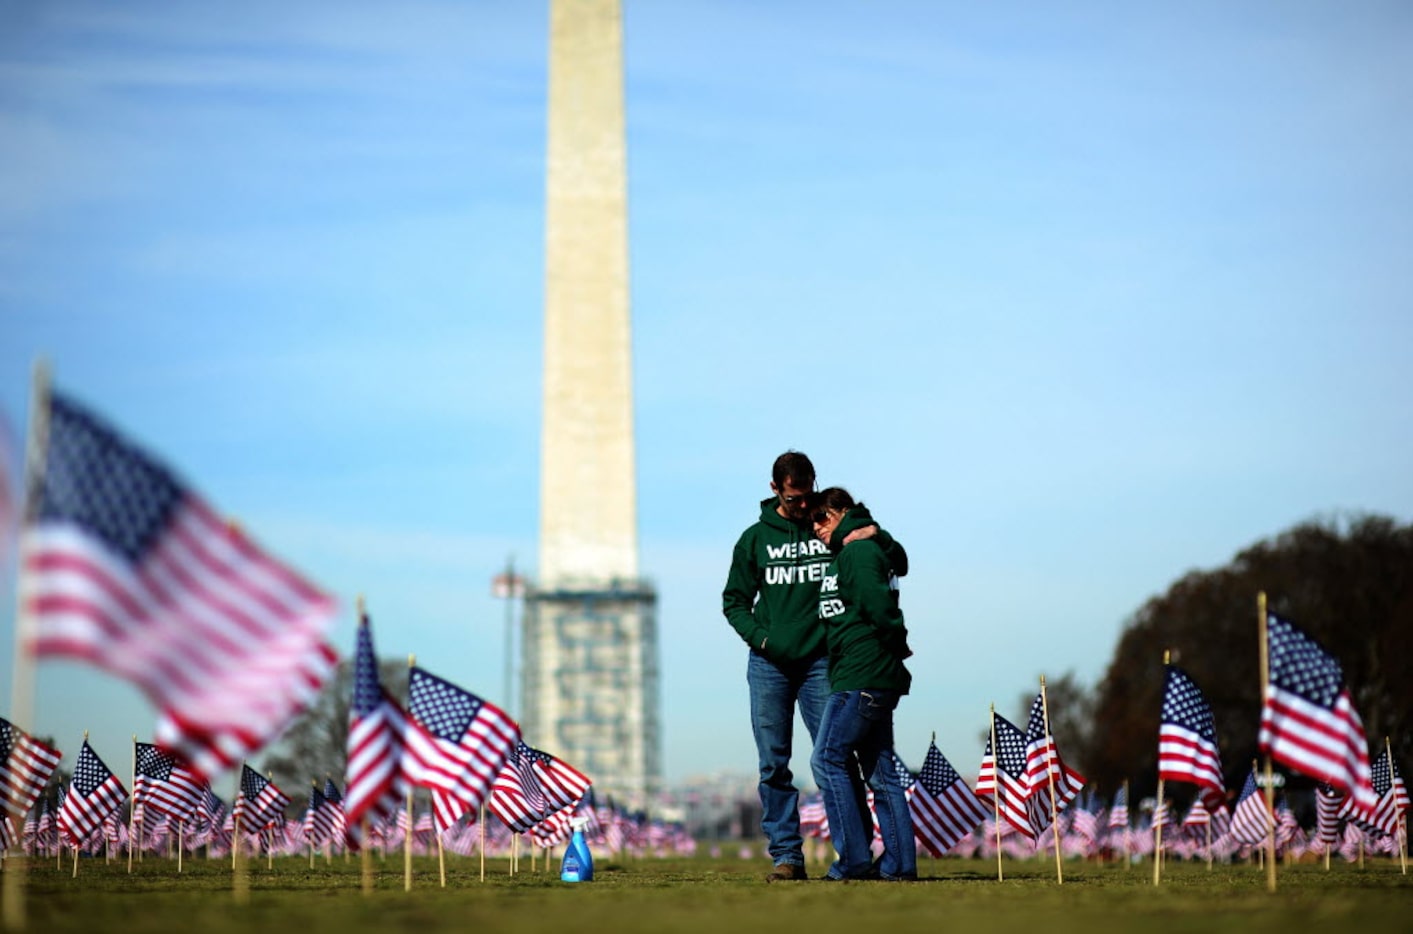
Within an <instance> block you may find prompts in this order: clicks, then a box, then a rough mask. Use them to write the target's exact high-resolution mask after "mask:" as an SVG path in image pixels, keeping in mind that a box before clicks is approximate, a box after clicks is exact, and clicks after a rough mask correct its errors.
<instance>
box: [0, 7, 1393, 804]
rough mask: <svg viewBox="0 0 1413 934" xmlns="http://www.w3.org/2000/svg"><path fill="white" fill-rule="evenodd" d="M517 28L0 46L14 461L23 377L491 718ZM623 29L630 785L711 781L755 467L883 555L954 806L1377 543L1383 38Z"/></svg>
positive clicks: (515, 348) (529, 430) (529, 29)
mask: <svg viewBox="0 0 1413 934" xmlns="http://www.w3.org/2000/svg"><path fill="white" fill-rule="evenodd" d="M547 13H548V7H547V4H543V3H536V4H526V3H512V2H483V3H469V2H468V3H452V2H447V3H437V2H408V3H402V4H398V5H397V6H396V7H395V8H394V7H390V6H388V5H386V4H373V3H357V2H355V3H348V2H341V3H337V4H335V3H329V2H308V3H299V4H289V3H267V2H253V3H246V4H241V5H240V7H239V9H238V10H235V9H231V10H228V11H227V10H221V9H218V8H214V7H211V6H209V5H179V6H173V5H171V4H159V3H151V2H132V3H125V4H121V5H114V4H107V3H98V2H94V3H77V2H67V0H56V2H49V3H43V4H38V3H36V4H15V5H10V6H9V7H8V8H7V13H6V17H7V26H6V29H5V30H3V32H0V167H3V171H0V335H3V337H2V338H0V409H2V410H3V411H4V412H5V413H6V415H7V416H8V417H9V419H10V420H11V422H12V423H13V424H14V425H15V429H16V430H17V431H22V430H23V425H24V422H25V418H26V412H27V407H28V392H29V374H30V371H31V368H32V365H33V363H34V361H35V359H36V358H38V357H39V356H41V355H42V356H44V357H46V358H47V359H48V360H49V361H50V363H51V364H52V366H53V370H54V375H55V381H56V383H57V384H58V385H59V386H61V387H63V388H65V389H67V390H69V391H70V392H73V393H74V394H76V395H78V396H80V397H82V398H84V399H85V400H87V401H88V402H89V403H90V404H92V405H95V406H97V407H98V408H100V409H102V410H103V411H104V412H106V413H107V414H108V415H109V417H110V418H112V419H113V420H114V421H116V422H117V423H119V424H120V425H122V426H124V427H125V428H126V429H127V430H128V431H129V433H131V434H132V435H133V436H135V437H137V438H139V439H141V440H142V441H143V442H144V443H145V444H147V445H148V446H150V447H151V448H152V449H154V450H156V451H158V452H160V453H161V455H162V456H163V457H164V458H165V459H166V460H167V461H168V462H170V463H171V464H172V465H173V466H174V467H176V468H177V469H178V470H179V471H180V472H181V473H182V474H183V475H184V476H185V477H187V478H188V479H189V481H190V482H191V483H192V484H193V486H195V487H196V488H197V489H199V490H200V491H201V492H202V493H204V494H205V495H206V496H207V498H209V499H210V500H211V501H212V502H213V503H214V504H215V505H216V506H217V507H218V508H220V509H221V510H223V511H224V512H227V513H229V514H230V515H231V516H233V517H235V518H237V519H239V520H240V521H241V522H242V523H243V525H244V526H245V527H246V528H247V529H248V530H249V531H250V532H251V534H253V535H254V536H255V537H256V538H257V539H259V540H260V541H261V542H262V543H264V544H265V545H266V546H267V547H268V548H269V549H270V550H272V551H274V552H275V553H276V554H279V555H281V556H283V557H285V558H286V559H288V560H289V561H290V562H291V563H292V564H294V565H295V566H296V567H298V568H300V569H301V570H303V571H304V572H305V573H306V574H307V575H308V576H310V577H311V578H312V579H314V580H315V581H317V582H318V583H319V584H321V585H322V586H323V587H325V588H326V589H328V590H330V591H331V592H333V593H335V594H337V595H338V596H339V598H340V600H341V602H342V605H343V608H342V612H341V615H340V619H339V623H338V627H337V629H336V630H335V633H334V640H335V642H336V643H337V645H338V646H339V648H340V649H341V650H342V651H350V650H351V647H352V642H353V599H354V596H355V595H356V594H358V593H363V594H365V595H366V597H367V599H368V603H369V606H370V609H371V611H372V614H373V618H374V623H375V627H376V637H377V641H378V646H379V650H380V652H382V653H383V654H386V655H390V656H401V655H405V654H407V653H416V655H417V657H418V660H419V663H421V664H423V665H425V666H426V667H427V668H429V669H431V670H433V671H435V672H437V673H439V674H443V675H444V676H446V677H449V678H451V679H452V680H455V681H458V682H460V683H462V684H463V685H465V686H466V687H468V688H471V689H473V690H477V691H479V692H481V693H484V694H486V695H487V696H489V697H492V698H494V699H498V698H500V696H501V695H502V694H503V676H502V665H503V660H502V659H503V656H502V652H503V641H502V631H503V625H504V606H503V605H502V604H501V603H499V602H497V601H496V600H494V599H493V598H492V597H491V596H490V594H489V582H490V578H491V576H492V575H493V574H495V573H496V572H497V571H498V570H499V569H500V568H501V567H502V566H503V565H504V563H505V561H506V559H507V558H508V557H509V556H512V555H513V556H514V558H515V560H516V562H517V564H518V565H519V566H520V567H522V568H524V569H528V570H533V566H534V561H535V537H536V532H537V528H538V514H537V511H538V499H537V497H538V472H539V459H538V458H539V435H538V429H539V411H540V377H541V371H540V339H541V332H542V320H541V316H542V287H541V286H542V283H541V279H542V275H543V260H544V254H543V236H544V230H543V224H544V149H545V107H546V100H545V95H546V67H547V62H546V53H547V45H548V39H547ZM624 19H625V39H624V48H625V72H626V76H625V77H626V102H627V123H628V146H629V171H630V180H629V199H630V215H631V216H630V241H631V264H632V306H633V327H634V379H635V392H636V427H637V441H638V478H639V524H640V536H641V561H640V563H641V566H642V568H643V570H644V573H645V574H647V575H649V576H651V577H652V578H653V579H654V580H655V581H656V583H657V586H658V588H659V591H660V599H661V602H660V617H659V627H660V631H661V638H662V658H661V663H662V672H663V678H662V695H663V716H664V738H665V764H666V771H667V775H668V778H669V779H670V780H676V779H680V778H683V777H685V776H688V775H693V774H697V773H703V772H713V771H718V770H732V771H738V772H742V773H750V772H751V771H752V770H753V768H754V761H755V759H754V749H753V746H752V744H751V740H750V731H749V727H748V716H747V707H746V691H745V684H744V668H745V649H744V646H743V645H742V644H741V643H740V642H739V640H738V639H737V637H736V636H735V634H734V633H733V632H732V631H731V630H730V629H729V627H728V626H727V624H726V623H725V621H724V619H723V618H722V617H721V614H720V596H719V595H720V588H721V585H722V583H723V582H724V579H725V574H726V569H727V565H728V562H729V557H730V550H731V546H732V544H733V543H734V541H735V539H736V536H737V535H738V534H739V533H740V532H741V530H742V529H743V528H745V526H746V525H747V524H749V523H750V522H751V521H752V520H753V518H754V516H755V514H756V512H757V505H756V504H757V502H758V501H759V499H760V498H761V497H763V496H766V495H768V492H769V491H768V489H767V482H768V479H769V474H768V472H769V466H770V463H771V461H772V460H773V458H774V457H775V456H776V455H777V454H778V453H780V452H781V451H783V450H785V449H786V448H797V449H800V450H804V451H806V452H808V453H809V454H810V455H811V457H813V458H814V460H815V462H816V464H817V465H818V467H819V471H820V479H821V481H822V482H824V483H826V484H836V483H837V484H841V485H844V486H846V487H848V488H849V489H850V490H851V491H853V492H854V494H855V495H856V496H858V497H859V498H861V499H863V500H864V501H865V502H867V503H868V505H869V506H870V507H871V508H872V510H873V512H874V514H875V515H877V516H878V517H880V519H881V520H882V521H883V523H884V524H885V525H886V526H887V527H888V528H889V529H890V530H891V531H892V532H893V533H894V534H895V535H896V536H897V537H898V539H899V540H901V541H902V542H903V543H904V544H905V545H906V546H907V548H908V551H909V553H910V555H911V558H912V568H913V570H912V573H911V574H910V575H909V576H908V578H907V579H905V581H904V588H903V606H904V610H905V613H906V614H907V618H908V623H909V627H910V629H911V631H912V632H913V639H912V641H913V645H914V649H915V651H916V655H915V657H914V658H913V660H912V662H911V666H912V669H913V672H914V676H915V680H914V691H913V695H912V696H911V697H909V698H908V699H907V700H905V701H904V703H903V705H902V706H901V708H900V710H899V714H898V743H899V751H900V752H901V754H902V755H903V757H904V759H905V760H907V761H908V762H909V763H910V764H913V765H914V766H916V765H918V764H920V762H921V758H922V754H923V753H924V752H925V750H926V747H927V742H928V739H929V736H930V734H931V733H932V732H933V731H935V732H936V734H937V738H938V744H939V746H940V747H941V748H942V750H943V752H944V753H945V754H947V755H948V757H949V758H951V759H952V761H953V762H954V763H956V764H957V765H958V768H959V769H960V770H961V771H962V772H963V774H967V772H968V770H972V769H975V767H976V765H977V763H979V761H980V756H981V751H982V750H981V745H980V742H979V741H978V739H977V737H978V735H979V734H980V732H981V730H982V728H983V727H984V725H985V718H986V711H987V706H988V704H990V703H991V702H993V701H995V702H996V703H997V704H998V706H999V707H1000V709H1001V711H1002V712H1003V713H1015V714H1017V715H1021V714H1022V713H1023V711H1022V710H1020V709H1017V708H1018V706H1019V705H1018V702H1017V698H1018V696H1020V695H1021V694H1023V693H1025V692H1028V691H1033V690H1034V689H1035V684H1036V681H1035V679H1036V677H1037V676H1038V675H1040V674H1048V675H1049V676H1051V677H1058V676H1059V675H1060V674H1062V673H1064V672H1065V671H1067V670H1074V671H1075V672H1076V673H1078V674H1079V675H1080V676H1081V677H1082V678H1083V679H1084V680H1086V681H1093V680H1094V679H1096V678H1097V677H1098V676H1099V675H1100V674H1101V673H1102V671H1103V669H1104V667H1105V666H1106V665H1107V662H1108V660H1109V658H1110V655H1111V653H1112V649H1113V645H1114V641H1115V638H1116V636H1117V635H1118V633H1119V631H1120V628H1121V626H1122V624H1123V621H1124V620H1125V618H1126V617H1127V616H1128V615H1129V614H1131V613H1132V612H1133V611H1134V610H1136V609H1137V608H1138V607H1139V606H1140V605H1141V604H1142V603H1143V601H1144V600H1146V599H1147V598H1148V597H1150V596H1152V595H1154V594H1157V593H1160V592H1161V591H1163V590H1164V589H1165V588H1166V587H1167V586H1168V584H1170V583H1171V582H1172V581H1173V580H1175V579H1176V578H1178V577H1179V576H1181V575H1182V574H1183V573H1185V572H1186V571H1188V570H1190V569H1193V568H1210V567H1215V566H1219V565H1221V564H1223V563H1225V562H1227V561H1228V560H1230V559H1231V557H1232V556H1233V555H1234V554H1235V553H1236V552H1237V551H1239V550H1240V549H1241V548H1243V547H1245V546H1246V545H1249V544H1251V543H1253V542H1255V541H1257V540H1259V539H1261V538H1264V537H1267V536H1270V535H1273V534H1275V533H1278V532H1279V531H1281V530H1283V529H1285V528H1288V527H1289V526H1291V525H1293V524H1295V523H1297V522H1300V521H1302V520H1306V519H1309V518H1312V517H1316V516H1329V515H1335V514H1338V513H1340V512H1342V511H1374V512H1380V513H1385V514H1389V515H1392V516H1394V517H1396V518H1397V519H1399V520H1400V521H1404V522H1407V521H1410V520H1413V431H1410V428H1413V425H1410V417H1409V413H1410V400H1413V368H1410V367H1409V366H1408V350H1409V348H1410V347H1413V302H1410V295H1411V294H1413V287H1411V286H1410V284H1409V279H1408V276H1407V272H1406V270H1407V267H1408V262H1409V257H1410V256H1413V173H1410V172H1409V170H1408V153H1409V152H1410V151H1413V69H1410V66H1409V63H1408V56H1407V49H1408V48H1409V45H1410V40H1413V9H1410V8H1409V7H1408V6H1407V5H1406V4H1403V3H1396V2H1394V3H1376V2H1370V3H1362V4H1358V5H1354V6H1350V5H1339V6H1336V5H1331V4H1319V3H1288V2H1280V3H1275V2H1271V3H1247V4H1241V5H1238V6H1237V7H1233V6H1232V5H1231V4H1226V3H1166V2H1164V3H1152V4H1128V5H1123V4H1099V3H1092V4H1091V3H1073V4H1064V5H1054V4H1041V3H1033V4H1017V3H1004V4H987V5H983V6H977V5H975V4H960V3H951V2H938V3H933V2H926V3H922V2H919V3H904V2H881V3H875V4H858V3H842V2H837V3H809V4H804V3H793V2H781V3H770V4H755V3H740V2H714V3H706V2H700V3H697V2H657V3H637V2H632V0H629V2H627V3H626V4H625V12H624ZM12 608H13V597H12V596H8V597H6V601H5V609H4V610H3V615H0V620H3V623H4V627H5V631H4V633H3V634H0V635H3V647H0V665H3V668H0V670H4V671H6V672H7V673H8V672H9V670H10V655H11V644H10V642H11V640H10V636H9V633H10V631H11V630H12V628H13V609H12ZM1247 648H1248V647H1247V646H1234V647H1233V650H1234V651H1245V650H1247ZM1250 648H1251V649H1252V650H1253V651H1254V637H1253V645H1252V646H1251V647H1250ZM1157 664H1158V660H1156V659H1155V677H1156V676H1157V673H1156V672H1157ZM37 702H38V712H37V720H36V722H35V724H34V725H35V726H36V728H37V729H38V730H39V731H40V732H47V733H54V734H56V735H57V736H58V738H59V741H60V744H61V746H62V747H63V748H64V749H65V750H66V751H67V752H69V753H70V754H72V753H74V752H76V751H77V747H78V745H79V739H80V734H81V733H82V731H83V730H85V729H88V730H91V731H92V734H93V741H94V744H95V747H96V748H97V749H98V751H99V752H100V754H102V755H104V756H105V757H106V758H108V759H109V761H110V763H114V762H123V761H126V757H127V755H128V752H127V745H126V744H127V740H128V738H129V737H130V736H131V734H133V733H136V734H138V736H139V738H147V737H148V736H149V735H150V730H151V725H152V719H153V717H152V712H151V710H150V709H149V708H148V706H147V705H146V703H145V702H144V701H143V700H142V699H141V698H140V697H138V696H137V695H136V693H135V692H133V691H132V690H131V689H130V688H128V687H127V686H126V685H124V684H121V683H119V682H117V681H116V680H114V679H113V678H111V677H110V676H107V675H105V674H102V673H99V672H96V671H94V670H92V669H88V668H83V667H79V666H76V665H71V664H67V663H62V662H45V663H43V664H42V665H41V667H40V672H39V689H38V696H37ZM1253 716H1255V711H1253ZM799 764H800V766H801V771H806V772H807V768H806V766H805V759H804V757H803V753H802V756H801V760H800V763H799Z"/></svg>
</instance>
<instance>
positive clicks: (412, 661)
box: [402, 655, 417, 892]
mask: <svg viewBox="0 0 1413 934" xmlns="http://www.w3.org/2000/svg"><path fill="white" fill-rule="evenodd" d="M416 666H417V656H415V655H408V656H407V670H408V671H409V672H410V671H412V669H413V668H415V667H416ZM408 690H411V688H409V689H408ZM413 830H414V828H413V825H412V785H411V784H409V785H408V786H407V834H406V835H405V836H404V837H403V838H402V890H403V891H404V892H411V891H412V834H413Z"/></svg>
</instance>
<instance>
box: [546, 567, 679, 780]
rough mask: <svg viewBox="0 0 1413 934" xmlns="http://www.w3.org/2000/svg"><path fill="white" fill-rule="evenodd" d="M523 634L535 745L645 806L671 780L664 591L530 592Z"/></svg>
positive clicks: (613, 586)
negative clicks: (662, 641) (663, 712)
mask: <svg viewBox="0 0 1413 934" xmlns="http://www.w3.org/2000/svg"><path fill="white" fill-rule="evenodd" d="M522 627H523V633H522V637H523V638H522V643H521V645H522V650H523V662H524V668H523V673H522V678H523V680H522V683H521V690H522V698H523V702H522V705H521V709H522V711H523V715H522V718H521V723H522V727H523V729H524V731H525V735H526V737H527V741H529V742H531V743H532V744H536V743H538V744H542V745H543V746H544V748H546V749H547V750H549V751H552V752H555V754H557V755H562V756H564V757H566V758H567V759H568V760H569V761H571V762H573V763H574V765H575V766H576V767H578V768H580V769H581V770H583V771H584V772H585V773H586V774H587V775H589V776H590V777H591V778H592V779H593V780H594V785H595V788H596V790H597V791H598V792H599V793H600V794H610V795H614V796H615V797H617V798H618V799H620V800H622V801H624V802H632V803H633V805H634V806H637V807H643V806H646V805H647V804H648V802H649V801H651V799H652V796H653V795H654V794H655V793H656V792H657V791H658V789H659V788H660V786H661V781H662V767H661V763H662V746H661V735H660V725H659V723H658V709H659V703H658V668H657V657H658V650H657V591H656V589H655V588H654V587H653V585H652V584H651V583H649V582H648V581H645V580H641V579H635V580H626V579H615V580H611V581H608V582H605V583H604V584H603V585H601V586H592V587H557V588H553V589H546V590H541V589H539V588H537V587H534V586H531V587H529V588H528V589H527V591H526V593H525V603H524V616H523V619H522ZM546 650H548V651H546ZM638 756H641V760H638V759H637V757H638Z"/></svg>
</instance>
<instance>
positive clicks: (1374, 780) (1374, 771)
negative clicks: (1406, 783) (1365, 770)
mask: <svg viewBox="0 0 1413 934" xmlns="http://www.w3.org/2000/svg"><path fill="white" fill-rule="evenodd" d="M1395 775H1398V766H1397V765H1395V764H1394V763H1393V761H1392V760H1391V759H1389V755H1388V750H1387V749H1385V750H1384V754H1383V755H1381V756H1379V757H1378V758H1377V759H1375V760H1374V764H1373V765H1371V766H1370V767H1369V778H1370V784H1372V785H1373V786H1374V794H1376V795H1378V796H1379V797H1383V796H1384V795H1386V794H1388V793H1389V789H1391V788H1393V777H1394V776H1395ZM1399 777H1400V778H1401V777H1402V776H1399Z"/></svg>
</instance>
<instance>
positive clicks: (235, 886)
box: [231, 759, 250, 905]
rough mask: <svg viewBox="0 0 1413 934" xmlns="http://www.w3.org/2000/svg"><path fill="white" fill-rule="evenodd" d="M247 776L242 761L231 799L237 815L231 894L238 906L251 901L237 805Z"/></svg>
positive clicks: (233, 820)
mask: <svg viewBox="0 0 1413 934" xmlns="http://www.w3.org/2000/svg"><path fill="white" fill-rule="evenodd" d="M244 775H245V760H244V759H242V760H241V763H240V768H238V769H236V773H235V783H236V790H235V796H234V797H232V798H231V808H232V809H233V810H234V811H235V814H234V815H233V816H232V818H231V894H232V895H233V896H234V897H235V901H236V904H238V905H244V904H245V903H246V902H248V901H250V876H249V875H248V874H247V871H246V866H245V861H244V860H242V859H241V858H240V817H241V813H240V809H238V808H236V805H237V804H239V803H240V780H241V778H242V777H243V776H244Z"/></svg>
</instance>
